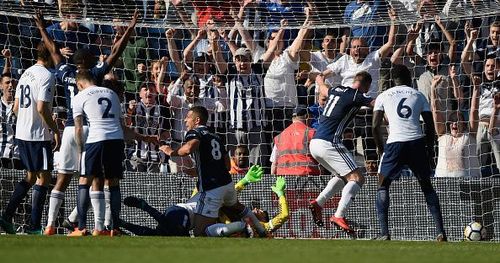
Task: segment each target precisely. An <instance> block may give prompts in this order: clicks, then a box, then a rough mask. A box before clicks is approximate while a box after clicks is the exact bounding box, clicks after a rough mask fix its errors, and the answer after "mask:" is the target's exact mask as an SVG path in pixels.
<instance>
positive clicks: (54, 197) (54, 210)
mask: <svg viewBox="0 0 500 263" xmlns="http://www.w3.org/2000/svg"><path fill="white" fill-rule="evenodd" d="M49 200H50V201H49V213H48V215H47V226H55V224H56V218H57V214H58V213H59V208H61V205H62V203H63V201H64V192H61V191H57V190H52V191H51V192H50V199H49Z"/></svg>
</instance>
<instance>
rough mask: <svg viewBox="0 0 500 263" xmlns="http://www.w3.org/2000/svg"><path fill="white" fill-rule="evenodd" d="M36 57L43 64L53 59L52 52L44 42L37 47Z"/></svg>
mask: <svg viewBox="0 0 500 263" xmlns="http://www.w3.org/2000/svg"><path fill="white" fill-rule="evenodd" d="M36 57H37V59H39V60H41V61H43V62H49V61H50V60H51V59H52V58H51V56H50V51H49V49H48V48H47V46H46V45H45V43H44V42H43V41H40V43H38V45H37V46H36Z"/></svg>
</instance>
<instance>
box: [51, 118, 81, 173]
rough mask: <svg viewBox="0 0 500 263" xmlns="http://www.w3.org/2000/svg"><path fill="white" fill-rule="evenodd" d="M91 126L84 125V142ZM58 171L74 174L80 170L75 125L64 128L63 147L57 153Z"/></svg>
mask: <svg viewBox="0 0 500 263" xmlns="http://www.w3.org/2000/svg"><path fill="white" fill-rule="evenodd" d="M88 134H89V127H88V126H83V142H85V141H86V140H87V136H88ZM55 161H56V163H57V171H58V172H59V173H62V174H73V173H75V172H79V171H80V152H79V151H78V149H77V145H76V140H75V127H74V126H69V127H66V128H64V132H63V136H62V142H61V148H60V149H59V153H58V154H57V160H55Z"/></svg>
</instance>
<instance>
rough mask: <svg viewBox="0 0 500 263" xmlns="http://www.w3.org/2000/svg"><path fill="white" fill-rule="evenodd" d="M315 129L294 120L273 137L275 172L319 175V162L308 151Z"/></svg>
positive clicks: (279, 173)
mask: <svg viewBox="0 0 500 263" xmlns="http://www.w3.org/2000/svg"><path fill="white" fill-rule="evenodd" d="M315 132H316V130H314V129H313V128H310V127H308V126H307V125H305V124H304V123H302V122H294V123H292V124H291V125H290V126H288V127H287V128H286V129H285V130H283V132H281V133H280V134H279V135H278V136H276V137H275V138H274V145H275V147H276V150H277V151H276V163H275V165H276V174H278V175H299V176H305V175H319V174H320V169H319V164H318V162H316V160H314V158H313V157H312V155H311V153H310V152H309V142H310V141H311V139H312V138H313V136H314V133H315Z"/></svg>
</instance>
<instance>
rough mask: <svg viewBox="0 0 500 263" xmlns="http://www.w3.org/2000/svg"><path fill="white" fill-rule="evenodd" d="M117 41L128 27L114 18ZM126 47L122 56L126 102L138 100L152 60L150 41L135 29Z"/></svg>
mask: <svg viewBox="0 0 500 263" xmlns="http://www.w3.org/2000/svg"><path fill="white" fill-rule="evenodd" d="M113 22H114V23H115V24H114V26H113V28H114V30H115V34H116V35H115V39H114V42H115V43H116V41H117V40H119V39H120V38H121V37H122V36H123V35H124V34H125V32H126V29H127V27H125V26H122V25H120V23H122V21H121V20H120V19H114V20H113ZM130 34H131V35H130V37H129V38H128V40H127V42H126V47H125V49H124V50H123V54H122V56H121V61H122V65H121V66H122V67H123V80H124V82H125V100H126V101H125V102H128V101H130V100H136V99H137V98H136V96H137V93H138V92H139V90H140V87H141V84H142V83H143V82H144V81H145V80H146V79H147V75H146V65H147V64H148V61H149V60H150V53H149V49H148V42H147V39H146V38H145V37H142V36H140V35H137V33H136V31H135V30H132V32H130Z"/></svg>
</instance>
